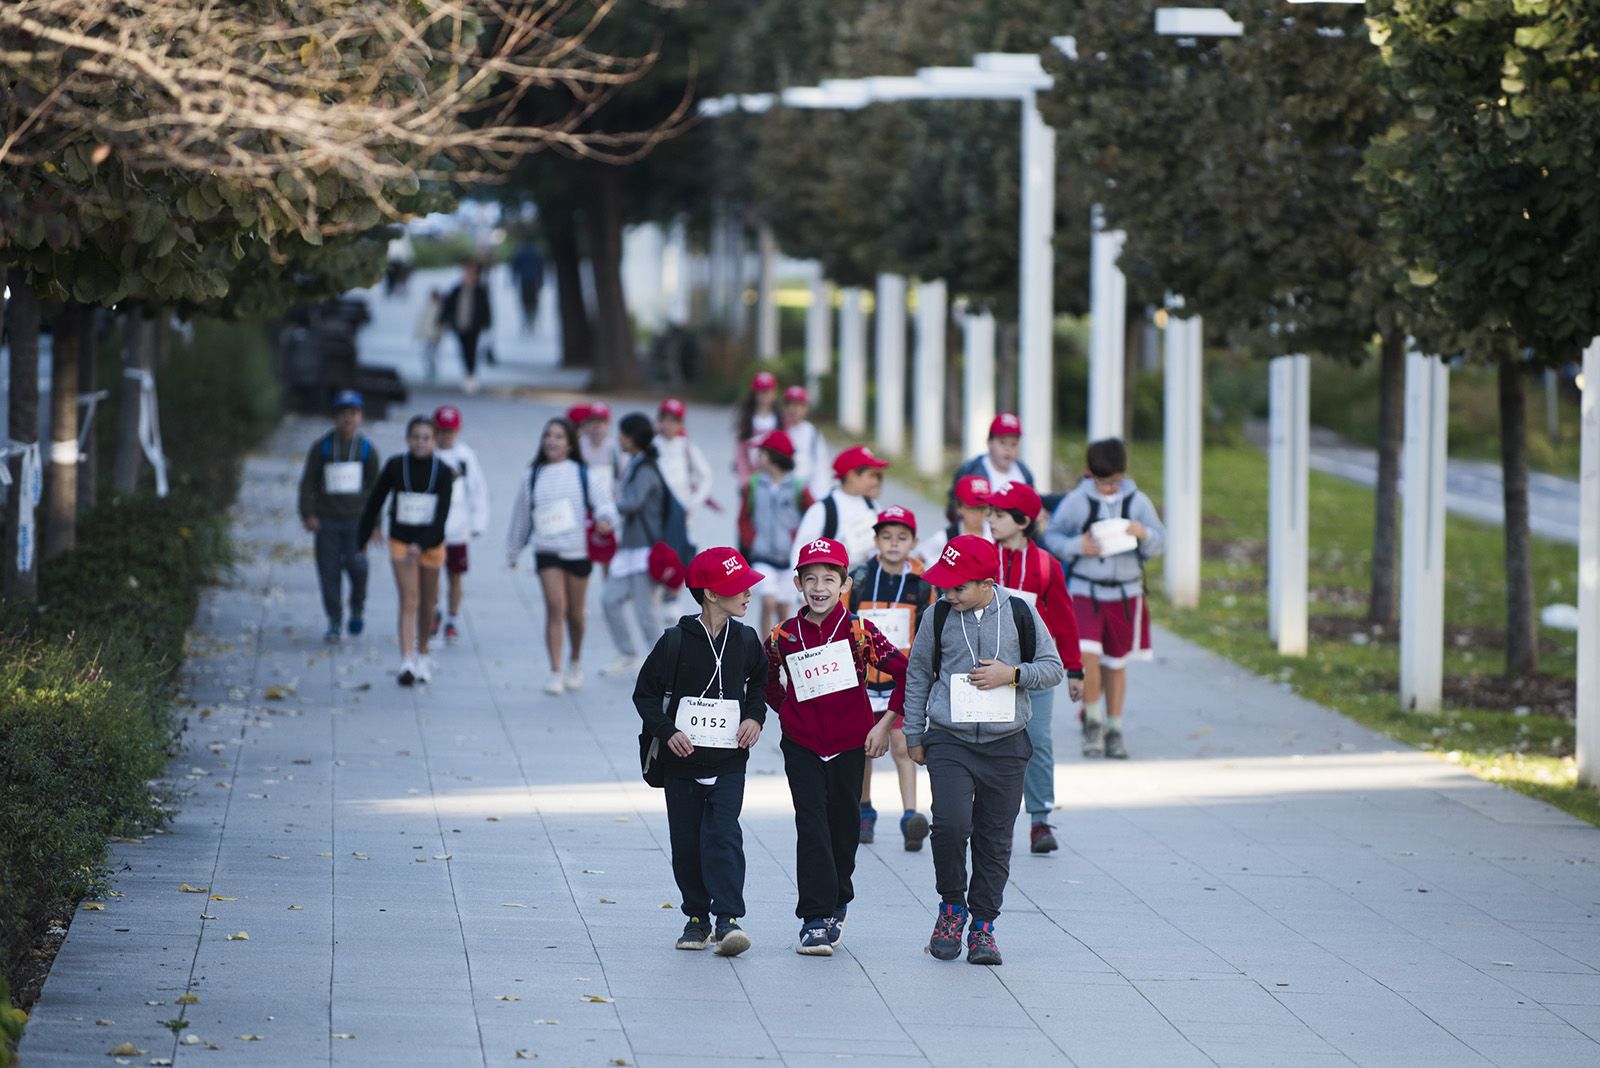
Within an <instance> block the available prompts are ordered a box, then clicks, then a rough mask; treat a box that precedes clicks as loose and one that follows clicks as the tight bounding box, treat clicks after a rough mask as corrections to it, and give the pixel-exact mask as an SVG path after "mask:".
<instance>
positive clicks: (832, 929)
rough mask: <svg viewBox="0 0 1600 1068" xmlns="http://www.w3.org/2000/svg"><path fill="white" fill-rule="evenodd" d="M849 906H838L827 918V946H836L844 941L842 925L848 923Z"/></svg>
mask: <svg viewBox="0 0 1600 1068" xmlns="http://www.w3.org/2000/svg"><path fill="white" fill-rule="evenodd" d="M849 912H850V906H849V905H840V906H839V907H838V908H836V909H834V910H833V915H832V916H829V917H828V945H830V946H837V945H838V944H839V943H840V942H842V941H844V925H845V924H846V923H847V922H849Z"/></svg>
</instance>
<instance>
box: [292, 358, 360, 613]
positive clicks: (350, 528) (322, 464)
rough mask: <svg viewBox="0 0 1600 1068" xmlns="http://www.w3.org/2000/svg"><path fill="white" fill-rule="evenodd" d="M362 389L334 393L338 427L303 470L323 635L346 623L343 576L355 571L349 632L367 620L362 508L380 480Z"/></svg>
mask: <svg viewBox="0 0 1600 1068" xmlns="http://www.w3.org/2000/svg"><path fill="white" fill-rule="evenodd" d="M362 403H363V402H362V399H361V394H359V393H357V392H356V391H355V390H353V389H346V390H343V391H341V392H340V393H339V394H338V395H336V396H335V397H334V398H333V429H332V430H330V431H328V432H327V433H326V434H324V435H322V437H320V438H318V439H317V440H316V441H314V442H312V443H311V448H310V449H309V450H308V451H307V452H306V463H305V467H304V468H303V469H302V471H301V472H300V522H301V524H302V525H304V526H305V528H306V529H307V530H309V531H310V532H311V533H312V535H313V537H314V539H315V550H316V560H317V584H318V585H319V586H320V587H321V588H322V610H323V612H325V613H326V614H327V617H328V629H327V631H326V632H325V633H324V634H323V636H322V637H323V640H324V641H327V642H330V643H331V642H337V641H338V640H339V636H340V632H341V631H342V630H343V627H344V605H343V594H344V576H345V575H349V576H350V633H351V634H352V635H356V634H360V633H361V631H362V628H363V627H364V626H365V625H366V622H365V620H364V618H363V616H362V613H363V610H364V609H365V607H366V603H367V541H366V539H365V538H363V537H361V536H360V535H359V533H358V532H359V530H360V527H361V508H362V505H364V504H365V503H366V500H367V494H368V493H370V492H371V491H372V487H373V486H374V485H376V484H377V481H378V450H377V449H376V448H374V447H373V444H372V442H370V441H368V440H367V439H366V437H364V436H363V435H362V433H361V417H362Z"/></svg>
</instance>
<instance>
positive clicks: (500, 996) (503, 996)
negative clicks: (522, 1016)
mask: <svg viewBox="0 0 1600 1068" xmlns="http://www.w3.org/2000/svg"><path fill="white" fill-rule="evenodd" d="M494 999H495V1000H496V1001H521V1000H522V999H521V998H520V997H518V996H517V995H516V994H496V995H495V996H494Z"/></svg>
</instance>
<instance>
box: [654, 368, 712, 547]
mask: <svg viewBox="0 0 1600 1068" xmlns="http://www.w3.org/2000/svg"><path fill="white" fill-rule="evenodd" d="M688 412H689V410H688V408H686V407H685V406H684V403H683V401H681V400H678V399H676V398H673V397H669V398H668V399H666V400H664V401H662V402H661V410H660V412H659V414H658V417H657V419H656V440H655V445H656V452H657V454H658V456H659V459H658V461H657V462H658V463H659V465H660V468H661V477H663V478H665V479H666V480H667V486H668V487H669V488H670V489H671V490H672V495H673V496H674V497H676V498H678V503H680V504H682V505H683V510H684V512H685V513H686V514H687V515H688V516H689V519H690V521H691V522H692V521H693V519H694V515H695V513H696V512H698V511H699V510H700V506H701V505H702V504H705V503H706V501H707V499H708V498H710V496H711V461H710V460H707V459H706V454H705V453H703V452H701V451H700V446H698V445H696V444H695V443H694V442H692V441H690V440H689V435H688V432H687V431H686V430H685V429H684V421H685V419H686V418H687V417H688Z"/></svg>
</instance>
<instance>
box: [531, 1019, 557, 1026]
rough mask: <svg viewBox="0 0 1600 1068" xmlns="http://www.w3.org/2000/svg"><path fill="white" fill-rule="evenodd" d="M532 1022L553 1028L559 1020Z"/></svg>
mask: <svg viewBox="0 0 1600 1068" xmlns="http://www.w3.org/2000/svg"><path fill="white" fill-rule="evenodd" d="M533 1022H534V1023H535V1024H548V1025H549V1026H551V1027H554V1026H556V1025H557V1024H559V1023H560V1022H561V1021H560V1020H535V1021H533Z"/></svg>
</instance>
